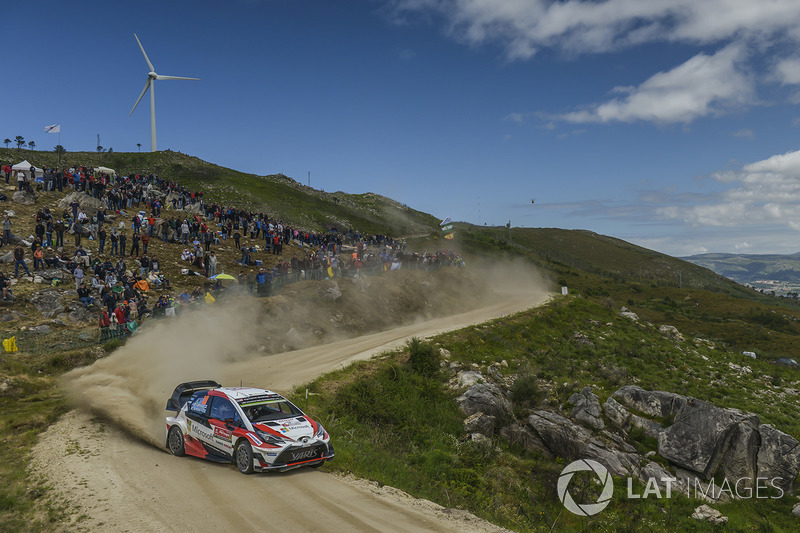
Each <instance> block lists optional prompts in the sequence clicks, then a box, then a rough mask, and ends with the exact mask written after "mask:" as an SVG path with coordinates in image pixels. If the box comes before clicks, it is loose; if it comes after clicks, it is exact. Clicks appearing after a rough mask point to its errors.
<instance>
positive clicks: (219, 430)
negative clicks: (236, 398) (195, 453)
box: [208, 396, 242, 457]
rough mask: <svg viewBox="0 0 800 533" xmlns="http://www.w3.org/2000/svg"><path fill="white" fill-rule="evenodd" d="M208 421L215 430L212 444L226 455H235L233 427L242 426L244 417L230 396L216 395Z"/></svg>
mask: <svg viewBox="0 0 800 533" xmlns="http://www.w3.org/2000/svg"><path fill="white" fill-rule="evenodd" d="M208 422H209V424H210V425H211V429H212V431H213V435H212V445H213V446H214V448H215V449H217V450H218V451H219V453H221V454H223V455H224V456H226V457H233V442H232V441H233V435H232V432H233V429H234V428H236V427H241V425H242V418H241V416H239V413H238V411H237V410H236V406H234V405H233V402H231V401H230V400H229V399H228V398H223V397H221V396H214V398H213V401H212V403H211V411H210V412H209V415H208Z"/></svg>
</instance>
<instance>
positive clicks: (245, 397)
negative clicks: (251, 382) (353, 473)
mask: <svg viewBox="0 0 800 533" xmlns="http://www.w3.org/2000/svg"><path fill="white" fill-rule="evenodd" d="M167 410H168V411H177V414H176V415H175V416H168V417H167V449H169V451H170V452H171V453H172V454H173V455H177V456H179V457H180V456H183V455H193V456H195V457H201V458H204V459H209V460H211V461H217V462H224V463H231V462H233V463H235V464H236V467H237V468H238V469H239V471H240V472H242V473H243V474H250V473H252V472H264V471H268V470H277V471H283V470H290V469H292V468H298V467H301V466H311V467H318V466H322V464H323V463H324V462H325V461H330V460H331V459H333V455H334V453H333V445H332V444H331V442H330V437H329V436H328V433H327V432H326V431H325V428H324V427H322V425H321V424H318V423H317V422H315V421H314V420H312V419H311V418H310V417H308V416H306V415H305V414H304V413H303V412H302V411H301V410H300V409H298V408H297V406H295V405H294V404H293V403H292V402H290V401H289V400H287V399H286V398H284V397H283V396H281V395H280V394H278V393H275V392H272V391H269V390H265V389H256V388H251V387H223V386H221V385H220V384H219V383H217V382H215V381H191V382H188V383H181V384H180V385H178V386H177V387H176V388H175V392H173V393H172V396H171V397H170V398H169V400H167Z"/></svg>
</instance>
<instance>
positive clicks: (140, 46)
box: [131, 33, 156, 113]
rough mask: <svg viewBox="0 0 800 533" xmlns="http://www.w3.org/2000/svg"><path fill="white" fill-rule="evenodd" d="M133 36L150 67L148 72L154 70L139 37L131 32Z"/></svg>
mask: <svg viewBox="0 0 800 533" xmlns="http://www.w3.org/2000/svg"><path fill="white" fill-rule="evenodd" d="M133 36H134V37H136V42H137V43H139V48H140V49H141V50H142V55H143V56H144V60H145V61H147V66H148V67H150V72H155V70H156V69H155V67H154V66H153V64H152V63H151V62H150V59H149V58H148V57H147V52H145V51H144V46H142V42H141V41H140V40H139V37H137V36H136V34H135V33H134V34H133ZM132 112H133V111H131V113H132Z"/></svg>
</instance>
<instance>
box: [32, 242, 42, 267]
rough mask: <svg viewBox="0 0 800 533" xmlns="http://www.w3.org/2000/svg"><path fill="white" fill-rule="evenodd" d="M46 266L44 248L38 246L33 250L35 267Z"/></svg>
mask: <svg viewBox="0 0 800 533" xmlns="http://www.w3.org/2000/svg"><path fill="white" fill-rule="evenodd" d="M43 268H44V250H42V247H41V246H37V247H36V250H34V251H33V269H34V270H41V269H43Z"/></svg>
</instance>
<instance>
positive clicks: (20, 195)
mask: <svg viewBox="0 0 800 533" xmlns="http://www.w3.org/2000/svg"><path fill="white" fill-rule="evenodd" d="M36 198H37V196H36V194H35V193H32V192H28V191H17V192H15V193H14V194H13V195H11V201H12V202H14V203H17V204H22V205H33V204H35V203H36Z"/></svg>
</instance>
